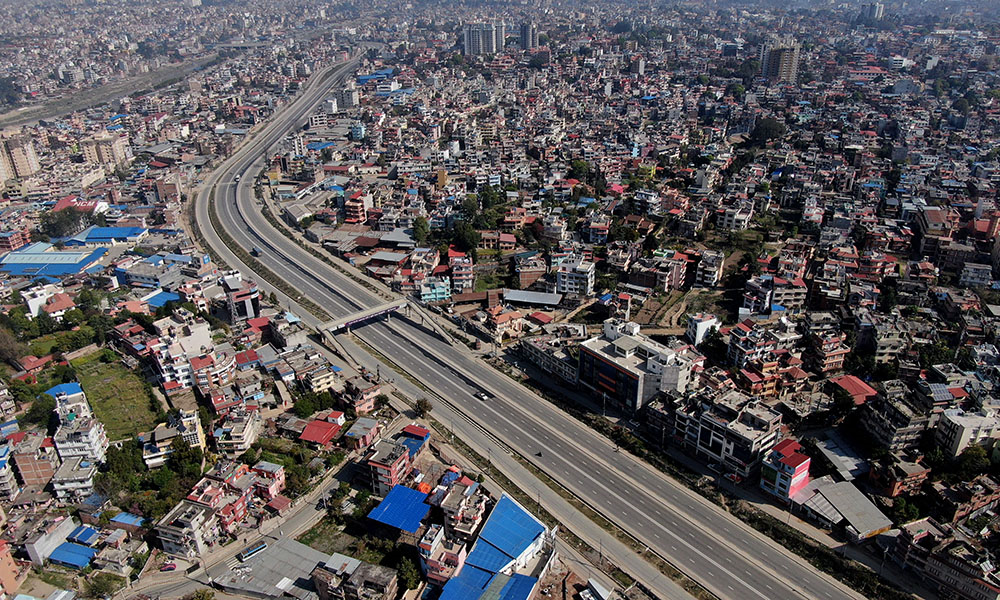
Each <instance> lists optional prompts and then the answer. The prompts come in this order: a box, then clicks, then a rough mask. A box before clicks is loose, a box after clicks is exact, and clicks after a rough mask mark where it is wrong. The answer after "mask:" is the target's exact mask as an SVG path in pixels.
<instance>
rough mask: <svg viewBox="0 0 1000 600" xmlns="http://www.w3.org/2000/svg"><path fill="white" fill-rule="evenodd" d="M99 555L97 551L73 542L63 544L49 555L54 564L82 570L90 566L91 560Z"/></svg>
mask: <svg viewBox="0 0 1000 600" xmlns="http://www.w3.org/2000/svg"><path fill="white" fill-rule="evenodd" d="M96 554H97V550H95V549H93V548H88V547H86V546H81V545H80V544H74V543H73V542H63V543H62V544H60V545H59V547H58V548H56V549H55V550H53V551H52V554H50V555H49V560H50V561H52V562H54V563H59V564H61V565H66V566H67V567H72V568H74V569H82V568H84V567H86V566H87V565H89V564H90V560H91V559H92V558H94V555H96Z"/></svg>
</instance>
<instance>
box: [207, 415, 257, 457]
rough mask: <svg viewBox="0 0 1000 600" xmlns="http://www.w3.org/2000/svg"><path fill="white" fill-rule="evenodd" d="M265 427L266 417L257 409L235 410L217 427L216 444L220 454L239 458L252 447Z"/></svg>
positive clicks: (215, 431)
mask: <svg viewBox="0 0 1000 600" xmlns="http://www.w3.org/2000/svg"><path fill="white" fill-rule="evenodd" d="M263 428H264V419H263V418H262V417H261V416H260V411H257V410H233V411H230V412H229V413H228V414H226V416H225V417H223V419H222V421H221V422H220V423H219V424H218V426H216V427H215V430H214V431H213V435H214V436H215V445H216V447H217V448H218V450H219V453H220V454H223V455H225V456H226V457H228V458H237V457H239V456H240V455H241V454H243V453H244V452H246V451H247V450H249V449H250V446H252V445H253V443H254V442H256V441H257V437H258V436H259V435H260V432H261V430H262V429H263Z"/></svg>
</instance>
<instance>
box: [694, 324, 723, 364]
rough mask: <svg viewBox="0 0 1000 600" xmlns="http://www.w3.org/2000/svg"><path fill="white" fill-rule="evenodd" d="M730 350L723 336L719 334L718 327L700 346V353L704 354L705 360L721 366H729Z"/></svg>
mask: <svg viewBox="0 0 1000 600" xmlns="http://www.w3.org/2000/svg"><path fill="white" fill-rule="evenodd" d="M728 350H729V349H728V348H727V347H726V343H725V342H724V341H723V339H722V334H721V333H719V328H718V327H713V328H712V330H711V331H709V332H708V333H707V334H706V335H705V339H703V340H702V341H701V344H700V345H699V346H698V351H699V352H701V353H702V354H704V355H705V358H707V359H708V360H709V361H711V362H712V363H713V364H715V365H719V366H721V365H725V364H727V362H728V359H727V357H726V355H727V352H728Z"/></svg>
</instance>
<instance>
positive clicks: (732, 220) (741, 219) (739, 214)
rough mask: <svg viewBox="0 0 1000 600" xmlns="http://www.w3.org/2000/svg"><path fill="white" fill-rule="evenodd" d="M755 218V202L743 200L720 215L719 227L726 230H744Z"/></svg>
mask: <svg viewBox="0 0 1000 600" xmlns="http://www.w3.org/2000/svg"><path fill="white" fill-rule="evenodd" d="M752 220H753V202H743V203H741V204H739V205H738V206H732V207H730V208H727V209H726V210H725V212H723V213H722V214H721V215H719V229H721V230H724V231H744V230H745V229H747V228H748V227H750V222H751V221H752Z"/></svg>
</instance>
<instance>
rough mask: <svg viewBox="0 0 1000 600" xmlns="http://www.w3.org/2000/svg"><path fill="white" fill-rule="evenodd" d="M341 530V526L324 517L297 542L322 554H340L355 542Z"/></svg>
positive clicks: (333, 520) (330, 518)
mask: <svg viewBox="0 0 1000 600" xmlns="http://www.w3.org/2000/svg"><path fill="white" fill-rule="evenodd" d="M343 529H344V526H343V525H342V524H340V523H338V522H337V521H336V520H335V519H333V518H332V517H329V516H326V517H323V518H322V519H321V520H320V522H319V523H316V524H315V525H313V526H312V527H311V528H310V529H309V531H306V532H305V533H303V534H302V535H300V536H299V537H298V541H299V542H301V543H303V544H305V545H306V546H309V547H310V548H312V549H314V550H319V551H320V552H323V553H324V554H333V553H334V552H341V553H342V552H344V550H346V549H347V548H348V547H350V546H351V545H352V544H354V542H355V539H354V538H353V537H350V536H348V535H347V534H346V533H344V531H343Z"/></svg>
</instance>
